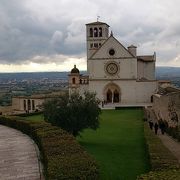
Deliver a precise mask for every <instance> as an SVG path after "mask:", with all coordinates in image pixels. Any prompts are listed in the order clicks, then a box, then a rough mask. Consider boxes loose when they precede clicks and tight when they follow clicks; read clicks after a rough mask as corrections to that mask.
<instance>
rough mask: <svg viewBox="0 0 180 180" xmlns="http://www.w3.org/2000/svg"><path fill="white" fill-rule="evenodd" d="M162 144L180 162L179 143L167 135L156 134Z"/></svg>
mask: <svg viewBox="0 0 180 180" xmlns="http://www.w3.org/2000/svg"><path fill="white" fill-rule="evenodd" d="M158 136H159V138H160V139H161V141H162V142H163V144H164V145H165V146H166V147H167V148H168V149H169V150H170V151H171V152H172V153H173V154H174V156H175V157H176V158H177V159H178V161H179V163H180V143H179V142H177V141H175V140H174V139H172V138H171V137H169V136H168V135H166V134H164V135H162V134H160V133H159V134H158Z"/></svg>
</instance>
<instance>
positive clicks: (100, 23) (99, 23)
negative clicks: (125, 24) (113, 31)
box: [86, 21, 109, 26]
mask: <svg viewBox="0 0 180 180" xmlns="http://www.w3.org/2000/svg"><path fill="white" fill-rule="evenodd" d="M103 24H106V23H104V22H100V21H96V22H92V23H88V24H86V25H103ZM106 25H107V26H109V25H108V24H106Z"/></svg>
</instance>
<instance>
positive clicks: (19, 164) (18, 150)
mask: <svg viewBox="0 0 180 180" xmlns="http://www.w3.org/2000/svg"><path fill="white" fill-rule="evenodd" d="M37 155H38V154H37V150H36V147H35V144H34V142H33V141H32V140H31V139H30V138H29V137H28V136H27V135H25V134H23V133H21V132H20V131H17V130H15V129H12V128H9V127H6V126H2V125H0V178H1V179H4V180H5V179H8V180H17V179H18V180H19V179H29V180H30V179H31V180H37V179H42V176H41V172H42V171H41V169H39V168H40V167H41V166H39V162H38V156H37Z"/></svg>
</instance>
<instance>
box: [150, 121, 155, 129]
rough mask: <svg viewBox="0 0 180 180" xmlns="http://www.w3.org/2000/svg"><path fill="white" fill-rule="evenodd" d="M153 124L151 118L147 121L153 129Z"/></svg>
mask: <svg viewBox="0 0 180 180" xmlns="http://www.w3.org/2000/svg"><path fill="white" fill-rule="evenodd" d="M153 125H154V124H153V122H152V120H150V121H149V127H150V129H151V130H152V129H153Z"/></svg>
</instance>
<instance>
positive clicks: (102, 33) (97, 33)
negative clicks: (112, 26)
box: [86, 21, 109, 60]
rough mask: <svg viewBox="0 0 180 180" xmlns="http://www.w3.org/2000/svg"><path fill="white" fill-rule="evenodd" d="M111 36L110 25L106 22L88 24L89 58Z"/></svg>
mask: <svg viewBox="0 0 180 180" xmlns="http://www.w3.org/2000/svg"><path fill="white" fill-rule="evenodd" d="M108 37H109V25H108V24H106V23H104V22H99V21H97V22H92V23H89V24H86V41H87V42H86V43H87V60H89V58H90V57H91V56H92V54H93V53H94V52H96V51H97V50H98V49H99V48H100V47H101V45H102V44H103V43H104V41H105V40H106V39H108Z"/></svg>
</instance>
